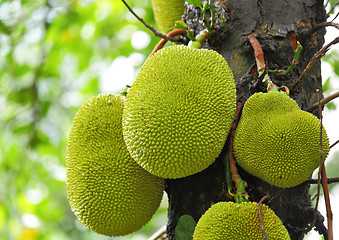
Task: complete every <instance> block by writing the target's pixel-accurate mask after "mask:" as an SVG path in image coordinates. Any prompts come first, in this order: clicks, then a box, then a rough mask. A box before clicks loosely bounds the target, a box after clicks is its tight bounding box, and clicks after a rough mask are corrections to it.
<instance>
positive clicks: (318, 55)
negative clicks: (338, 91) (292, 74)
mask: <svg viewBox="0 0 339 240" xmlns="http://www.w3.org/2000/svg"><path fill="white" fill-rule="evenodd" d="M338 42H339V37H336V38H335V39H334V40H332V42H330V43H329V44H327V45H326V46H324V47H322V48H321V49H320V50H319V51H318V52H316V53H315V54H314V56H313V57H312V58H311V60H310V62H309V63H308V64H307V66H306V68H305V69H304V71H303V72H302V73H301V75H300V76H299V78H298V79H297V80H296V81H295V82H294V83H293V84H292V88H294V87H295V86H296V85H297V84H298V83H299V82H300V80H301V79H302V78H303V77H304V76H305V75H306V74H307V73H308V71H309V70H310V69H311V68H312V66H313V65H314V63H315V62H316V61H318V60H319V59H320V58H321V57H322V56H324V55H325V54H326V52H327V51H328V50H329V49H330V47H331V46H332V45H334V44H337V43H338Z"/></svg>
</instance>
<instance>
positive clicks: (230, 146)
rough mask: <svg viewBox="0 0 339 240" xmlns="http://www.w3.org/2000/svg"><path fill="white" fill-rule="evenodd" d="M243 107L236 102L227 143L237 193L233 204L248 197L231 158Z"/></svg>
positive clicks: (243, 182)
mask: <svg viewBox="0 0 339 240" xmlns="http://www.w3.org/2000/svg"><path fill="white" fill-rule="evenodd" d="M243 106H244V104H243V103H241V102H238V103H237V112H236V114H235V117H234V122H233V124H232V127H231V131H230V135H229V143H228V161H229V169H230V172H231V174H232V180H233V182H234V184H235V188H236V189H237V192H236V194H235V202H237V203H241V202H248V195H247V192H246V186H247V183H246V182H245V181H243V180H242V179H241V177H240V175H239V173H238V170H237V167H236V163H235V160H234V156H233V138H234V134H235V129H236V127H237V124H238V122H239V119H240V113H241V110H242V107H243Z"/></svg>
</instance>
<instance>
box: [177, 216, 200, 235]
mask: <svg viewBox="0 0 339 240" xmlns="http://www.w3.org/2000/svg"><path fill="white" fill-rule="evenodd" d="M196 225H197V224H196V223H195V221H194V219H193V218H192V217H191V216H189V215H182V216H181V217H180V218H179V221H178V224H177V226H176V227H175V239H176V240H191V239H192V238H193V233H194V228H195V226H196Z"/></svg>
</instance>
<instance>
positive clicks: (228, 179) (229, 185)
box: [224, 154, 235, 197]
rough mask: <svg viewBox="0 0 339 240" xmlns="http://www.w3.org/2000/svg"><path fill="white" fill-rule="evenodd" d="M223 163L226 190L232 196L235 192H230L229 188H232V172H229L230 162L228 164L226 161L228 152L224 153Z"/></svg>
mask: <svg viewBox="0 0 339 240" xmlns="http://www.w3.org/2000/svg"><path fill="white" fill-rule="evenodd" d="M224 165H225V177H226V185H227V192H228V194H229V195H231V196H232V197H234V196H235V194H233V193H232V192H231V189H232V174H231V172H230V164H229V161H228V154H225V157H224Z"/></svg>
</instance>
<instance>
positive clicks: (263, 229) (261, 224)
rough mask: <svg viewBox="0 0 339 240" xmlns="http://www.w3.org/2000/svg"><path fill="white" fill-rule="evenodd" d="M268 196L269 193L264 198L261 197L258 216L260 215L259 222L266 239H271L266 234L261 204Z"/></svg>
mask: <svg viewBox="0 0 339 240" xmlns="http://www.w3.org/2000/svg"><path fill="white" fill-rule="evenodd" d="M267 197H268V195H265V196H264V197H263V198H261V199H260V201H259V203H258V217H259V222H260V227H261V231H262V233H263V235H264V239H265V240H269V239H268V237H267V235H266V232H265V228H264V223H263V220H262V216H261V205H262V203H263V201H264V200H265V199H266V198H267Z"/></svg>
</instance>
